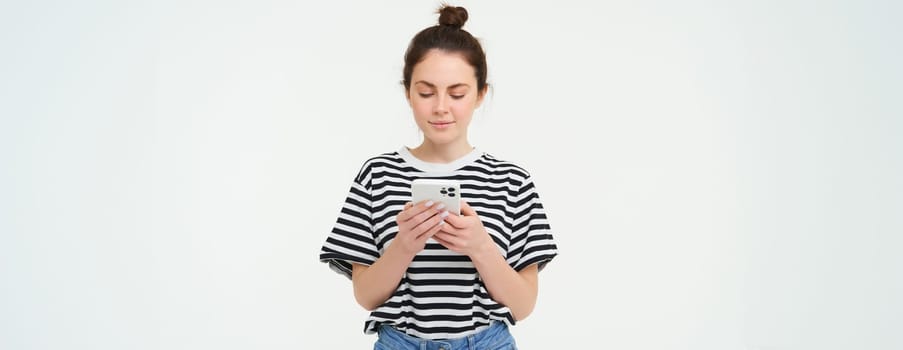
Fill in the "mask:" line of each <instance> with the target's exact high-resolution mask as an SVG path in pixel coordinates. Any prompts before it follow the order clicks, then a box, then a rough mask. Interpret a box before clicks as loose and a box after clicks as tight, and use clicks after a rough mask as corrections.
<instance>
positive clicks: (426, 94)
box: [418, 92, 433, 98]
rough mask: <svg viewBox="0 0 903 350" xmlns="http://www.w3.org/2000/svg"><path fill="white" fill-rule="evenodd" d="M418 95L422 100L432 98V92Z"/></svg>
mask: <svg viewBox="0 0 903 350" xmlns="http://www.w3.org/2000/svg"><path fill="white" fill-rule="evenodd" d="M418 95H420V97H423V98H428V97H432V96H433V93H432V92H421V93H418Z"/></svg>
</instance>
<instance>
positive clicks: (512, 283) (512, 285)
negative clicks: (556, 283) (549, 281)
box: [471, 244, 538, 321]
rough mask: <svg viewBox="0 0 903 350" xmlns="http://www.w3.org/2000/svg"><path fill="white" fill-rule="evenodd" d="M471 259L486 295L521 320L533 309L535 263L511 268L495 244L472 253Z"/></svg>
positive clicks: (534, 300)
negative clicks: (484, 287) (487, 293)
mask: <svg viewBox="0 0 903 350" xmlns="http://www.w3.org/2000/svg"><path fill="white" fill-rule="evenodd" d="M471 260H472V261H473V263H474V266H476V268H477V271H478V272H479V273H480V277H481V278H482V280H483V283H484V284H485V285H486V289H487V290H488V291H489V295H490V296H491V297H492V299H493V300H495V301H497V302H499V303H501V304H502V305H505V306H507V307H508V309H510V310H511V314H512V315H513V316H514V319H516V320H518V321H519V320H523V319H524V318H526V317H527V316H528V315H529V314H530V313H531V312H533V307H534V306H535V305H536V295H537V290H538V282H537V267H536V265H532V266H529V267H527V268H525V269H523V270H521V271H520V272H518V271H514V269H513V268H511V266H509V265H508V262H506V261H505V258H504V257H503V256H502V254H501V253H499V251H498V249H497V248H496V247H495V244H492V245H491V247H487V248H485V249H482V250H481V252H480V253H478V254H474V255H472V256H471Z"/></svg>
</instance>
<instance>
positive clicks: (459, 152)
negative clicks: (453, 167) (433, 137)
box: [411, 139, 473, 163]
mask: <svg viewBox="0 0 903 350" xmlns="http://www.w3.org/2000/svg"><path fill="white" fill-rule="evenodd" d="M472 150H473V146H471V145H470V143H468V142H467V140H465V139H461V140H459V141H456V142H451V143H446V144H436V143H433V142H431V141H430V140H426V139H424V140H423V143H421V144H420V146H417V148H414V149H412V150H411V154H413V155H414V156H415V157H417V158H419V159H420V160H422V161H424V162H430V163H451V162H453V161H455V160H457V159H459V158H461V157H463V156H464V155H466V154H468V153H470V151H472Z"/></svg>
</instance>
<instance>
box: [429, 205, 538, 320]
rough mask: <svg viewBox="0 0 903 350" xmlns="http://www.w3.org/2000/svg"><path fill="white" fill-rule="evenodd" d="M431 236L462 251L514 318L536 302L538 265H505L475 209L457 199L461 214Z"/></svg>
mask: <svg viewBox="0 0 903 350" xmlns="http://www.w3.org/2000/svg"><path fill="white" fill-rule="evenodd" d="M446 220H447V221H448V223H449V225H445V226H444V227H442V229H441V230H440V231H439V233H437V234H436V235H435V236H434V237H433V238H435V239H436V241H438V242H439V243H441V244H442V245H444V246H445V247H447V248H448V249H451V250H452V251H455V252H458V253H461V254H466V255H467V256H469V257H470V260H471V261H473V264H474V266H475V267H476V269H477V271H478V272H479V273H480V277H481V278H482V279H483V283H484V284H485V285H486V290H487V291H489V296H491V297H492V299H493V300H495V301H497V302H499V303H501V304H502V305H505V306H507V307H508V309H510V310H511V314H512V315H513V316H514V319H515V320H518V321H520V320H523V319H524V318H526V317H527V316H528V315H530V313H531V312H533V307H534V306H535V305H536V295H537V294H538V289H539V282H538V277H537V275H538V274H539V273H538V272H539V267H538V265H536V264H533V265H530V266H528V267H526V268H524V269H522V270H521V271H520V272H518V271H514V269H513V268H512V267H511V266H510V265H508V262H507V261H505V258H504V257H503V256H502V253H500V252H499V251H498V247H497V246H496V245H495V242H493V241H492V238H491V237H489V233H488V232H486V228H484V227H483V222H482V221H480V217H479V216H478V215H477V212H476V211H475V210H474V209H473V208H471V206H470V205H469V204H467V202H465V201H461V215H460V216H458V215H449V216H448V217H447V218H446Z"/></svg>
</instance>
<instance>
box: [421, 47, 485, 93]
mask: <svg viewBox="0 0 903 350" xmlns="http://www.w3.org/2000/svg"><path fill="white" fill-rule="evenodd" d="M411 80H412V81H413V82H414V83H417V82H418V81H426V82H429V83H430V84H432V85H435V86H437V87H440V88H441V87H447V86H451V85H457V84H467V85H470V86H476V83H477V77H476V73H475V71H474V69H473V67H472V66H471V65H470V64H469V63H467V60H465V59H464V56H461V55H460V54H457V53H449V52H445V51H441V50H430V51H429V52H427V54H426V55H424V56H423V59H422V60H420V62H418V63H417V65H415V66H414V71H413V72H411Z"/></svg>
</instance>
